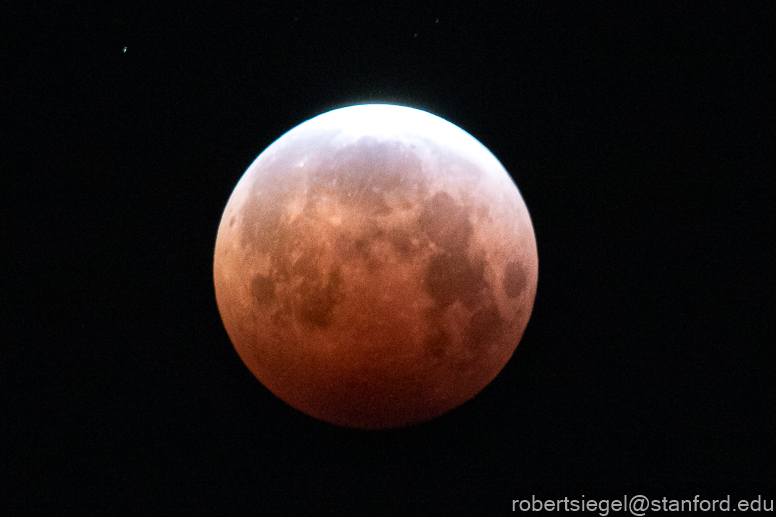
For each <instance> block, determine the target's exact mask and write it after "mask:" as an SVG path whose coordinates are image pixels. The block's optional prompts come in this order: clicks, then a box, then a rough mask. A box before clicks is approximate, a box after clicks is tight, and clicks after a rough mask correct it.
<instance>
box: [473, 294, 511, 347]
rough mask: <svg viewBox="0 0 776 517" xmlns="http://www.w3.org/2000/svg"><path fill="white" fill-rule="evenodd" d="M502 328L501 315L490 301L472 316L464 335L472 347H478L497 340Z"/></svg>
mask: <svg viewBox="0 0 776 517" xmlns="http://www.w3.org/2000/svg"><path fill="white" fill-rule="evenodd" d="M503 326H504V320H503V318H502V317H501V313H500V312H499V310H498V307H497V306H496V304H495V303H493V301H492V300H491V303H489V304H488V305H486V306H485V307H483V308H481V309H479V310H478V311H476V312H475V313H474V314H472V317H471V319H470V320H469V326H468V328H467V332H466V335H467V337H468V338H469V342H470V343H471V344H472V345H473V346H474V347H479V346H481V345H483V344H485V343H489V342H491V341H493V340H494V339H496V338H498V336H500V335H501V328H502V327H503Z"/></svg>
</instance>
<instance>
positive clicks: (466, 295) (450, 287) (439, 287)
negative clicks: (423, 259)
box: [425, 253, 487, 309]
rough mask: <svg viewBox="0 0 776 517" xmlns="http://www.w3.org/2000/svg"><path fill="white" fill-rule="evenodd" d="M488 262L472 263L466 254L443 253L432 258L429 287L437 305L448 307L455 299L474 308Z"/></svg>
mask: <svg viewBox="0 0 776 517" xmlns="http://www.w3.org/2000/svg"><path fill="white" fill-rule="evenodd" d="M483 273H484V265H483V264H474V265H473V264H472V263H471V262H470V261H469V260H468V259H467V258H466V255H465V253H441V254H439V255H434V256H432V257H431V259H430V260H429V263H428V269H427V270H426V278H425V281H426V289H427V291H428V294H429V295H430V296H431V298H433V299H434V301H436V303H437V305H438V306H439V307H440V308H442V309H444V308H445V307H447V306H448V305H450V304H451V303H453V302H454V301H455V300H460V301H461V303H462V304H463V305H464V306H465V307H467V308H471V307H472V306H474V305H475V304H476V303H477V300H478V298H479V296H480V292H481V291H482V289H484V288H486V287H487V284H486V283H485V279H484V277H483Z"/></svg>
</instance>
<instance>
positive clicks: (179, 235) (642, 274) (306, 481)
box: [0, 2, 776, 515]
mask: <svg viewBox="0 0 776 517" xmlns="http://www.w3.org/2000/svg"><path fill="white" fill-rule="evenodd" d="M255 4H256V5H254V6H253V7H250V8H247V9H246V8H237V7H234V8H226V7H225V6H223V5H222V4H220V3H217V2H187V3H183V2H180V3H178V5H175V4H174V3H159V5H157V6H155V7H148V6H145V7H142V6H140V5H136V4H134V3H130V2H107V3H105V4H104V5H100V6H95V7H87V6H83V5H77V3H75V4H72V5H64V4H62V3H55V2H33V3H31V4H30V5H31V6H29V7H26V8H25V9H26V11H25V12H24V13H18V14H17V15H14V17H11V18H10V19H8V20H5V24H7V25H8V27H9V29H8V30H6V31H4V32H5V34H4V35H3V36H2V41H3V46H4V48H7V49H9V51H7V52H6V53H5V59H7V62H8V63H9V66H8V68H7V70H8V71H9V72H8V73H7V74H6V75H7V77H6V79H10V81H9V82H10V87H9V89H8V90H6V92H7V93H6V95H5V99H4V100H5V102H4V103H3V104H4V108H3V110H4V112H5V113H6V114H7V115H10V117H9V120H11V122H10V123H6V124H4V130H3V148H4V150H3V153H2V157H1V158H0V159H1V160H2V161H1V162H0V164H1V165H2V170H3V171H7V175H6V176H5V188H4V192H5V193H7V194H8V200H7V201H6V202H4V207H5V210H6V212H5V217H4V221H5V224H4V226H5V227H7V228H8V229H9V234H8V237H7V238H4V239H3V240H4V241H5V242H6V243H7V244H6V246H5V250H4V252H3V255H4V256H7V257H9V258H10V264H11V267H10V268H7V269H6V270H5V275H4V276H5V277H6V278H5V282H6V288H5V289H4V290H5V292H6V293H8V296H7V300H10V301H11V304H10V305H11V312H10V313H9V317H8V318H7V319H6V318H4V319H6V322H7V323H6V325H4V327H5V329H4V334H5V335H6V336H7V337H6V338H3V341H4V343H5V344H4V348H5V349H6V353H5V354H3V355H4V356H7V357H8V358H9V359H8V360H3V363H5V364H4V365H3V366H4V368H3V369H4V370H5V369H7V370H8V374H7V375H5V374H4V383H3V384H7V387H6V388H5V389H4V390H3V391H4V392H5V394H6V396H7V403H4V407H3V415H4V416H3V418H2V420H4V421H5V425H6V426H8V428H9V430H10V440H9V441H7V442H6V444H7V445H6V446H4V448H7V450H8V451H9V452H10V453H11V454H10V456H11V461H10V463H8V465H9V467H8V468H7V469H6V470H7V471H9V472H11V473H12V477H13V483H14V484H13V485H12V489H13V490H12V491H13V496H12V497H11V498H9V499H7V501H6V502H7V503H9V504H10V505H11V508H12V510H13V511H12V512H11V513H8V515H22V514H26V513H28V512H34V511H36V510H39V511H40V510H42V509H44V508H48V507H49V505H52V504H53V505H54V506H55V508H59V509H60V511H61V512H62V513H72V511H75V510H79V513H82V512H85V513H91V512H92V511H94V512H95V513H98V510H99V513H101V514H104V515H109V514H118V513H124V512H126V511H129V512H131V513H133V514H140V513H145V512H151V513H153V514H157V513H158V514H172V515H177V514H186V515H192V514H205V515H228V514H234V513H238V512H244V511H247V512H250V513H252V514H255V515H302V514H304V515H308V514H311V515H316V514H334V515H336V514H340V515H346V514H348V515H498V514H500V513H501V512H504V513H507V512H509V511H510V510H511V500H512V499H518V498H519V499H522V498H530V497H531V495H532V494H535V495H536V496H537V497H541V498H563V497H564V496H568V497H570V498H572V497H581V496H582V495H585V496H586V497H587V498H593V497H599V498H614V497H622V496H623V495H625V494H628V495H636V494H644V495H647V496H649V497H655V498H662V497H664V496H665V497H668V498H669V499H670V498H679V497H683V496H687V495H691V496H692V495H694V494H700V495H701V496H702V497H705V498H709V499H713V498H722V497H725V496H726V495H727V494H732V495H733V500H734V501H735V499H736V498H737V497H745V498H749V499H753V498H755V497H757V496H758V495H762V497H763V498H766V497H767V498H769V499H773V498H776V492H774V488H773V487H774V486H776V475H774V465H776V463H775V462H774V460H776V457H774V454H773V451H774V446H773V445H774V431H776V426H775V425H774V424H775V423H776V420H775V419H774V416H773V411H774V407H776V406H774V404H775V403H776V385H775V383H774V368H775V367H776V353H774V324H773V320H774V317H773V316H774V315H773V312H774V311H773V307H774V305H773V302H772V301H771V299H772V293H773V261H772V256H773V255H772V250H773V245H772V240H771V237H770V235H771V234H772V233H773V230H774V217H773V216H774V213H773V208H772V205H773V202H772V196H771V192H770V191H769V190H768V188H767V184H768V176H769V175H770V174H771V173H772V170H773V163H774V161H773V158H774V152H773V148H774V142H776V134H775V133H776V131H774V122H773V120H774V119H773V103H772V102H769V101H768V94H769V93H770V90H772V86H771V85H770V84H769V82H768V81H767V80H766V78H767V77H768V76H770V75H771V74H770V73H769V69H773V63H774V62H776V61H774V55H773V52H772V50H771V49H770V47H769V46H768V44H767V43H766V42H767V41H768V40H769V38H768V32H769V31H770V27H771V26H772V23H771V21H772V19H773V14H774V12H773V11H774V9H773V7H767V8H765V7H764V8H759V7H753V6H752V4H747V5H748V7H746V8H744V7H742V6H741V5H739V4H734V3H730V4H729V5H728V6H727V7H720V6H716V7H714V8H713V9H712V8H709V7H706V8H703V7H699V6H696V5H695V4H692V5H691V4H690V3H687V5H684V4H681V5H676V4H674V5H673V6H672V7H671V9H670V10H663V9H658V8H656V7H655V5H654V4H652V5H649V4H648V3H640V4H639V5H630V6H628V7H624V6H622V5H620V6H617V7H611V6H609V7H606V8H605V7H604V6H603V5H601V4H592V3H591V4H589V5H581V4H579V5H576V6H575V7H568V6H563V7H561V6H551V5H548V4H547V3H546V2H503V3H496V2H493V3H487V4H488V5H487V6H483V5H480V4H481V3H480V2H470V3H468V5H466V6H461V5H457V3H443V2H415V3H414V4H415V7H413V8H410V9H407V8H399V7H389V6H386V5H371V3H360V4H359V5H357V6H353V5H351V6H348V7H334V6H330V5H328V3H325V2H276V3H273V2H255ZM764 5H767V4H764ZM125 47H126V51H124V48H125ZM362 102H393V103H398V104H404V105H410V106H413V107H417V108H421V109H425V110H428V111H431V112H432V113H435V114H437V115H439V116H442V117H444V118H446V119H447V120H450V121H451V122H453V123H455V124H457V125H458V126H460V127H462V128H464V129H465V130H467V131H468V132H470V133H471V134H472V135H473V136H475V137H476V138H478V139H479V140H480V141H481V142H482V143H483V144H485V145H486V146H487V147H488V148H489V149H490V150H491V151H492V152H493V153H494V154H495V155H496V156H497V157H498V158H499V159H500V160H501V162H502V163H503V164H504V166H505V167H506V169H507V170H508V171H509V172H510V173H511V174H512V176H513V178H514V179H515V181H516V182H517V184H518V187H519V188H520V190H521V193H522V195H523V197H524V199H525V201H526V204H527V206H528V208H529V211H530V212H531V216H532V219H533V222H534V228H535V232H536V237H537V243H538V249H539V286H538V293H537V298H536V304H535V307H534V312H533V316H532V319H531V321H530V323H529V325H528V328H527V330H526V333H525V336H524V338H523V340H522V342H521V344H520V346H519V347H518V349H517V351H516V353H515V355H514V357H513V359H512V361H511V362H510V363H509V364H508V365H507V366H506V368H505V369H504V371H503V372H502V373H501V375H500V376H499V377H498V378H497V379H496V380H495V381H494V382H493V383H492V384H491V385H489V386H488V387H487V388H486V389H485V390H484V391H483V392H482V393H481V394H479V395H478V396H477V397H475V399H473V400H472V401H470V402H469V403H467V404H465V405H464V406H462V407H461V408H459V409H457V410H455V411H453V412H451V413H449V414H447V415H445V416H443V417H441V418H439V419H438V420H435V421H433V422H430V423H427V424H424V425H420V426H417V427H414V428H410V429H405V430H397V431H391V432H363V431H355V430H347V429H341V428H337V427H333V426H330V425H328V424H325V423H322V422H318V421H315V420H313V419H311V418H309V417H307V416H305V415H302V414H300V413H298V412H296V411H295V410H293V409H291V408H290V407H288V406H286V405H285V404H284V403H283V402H281V401H279V400H278V399H276V398H275V397H274V396H273V395H272V394H270V393H269V392H268V391H267V390H266V389H265V388H264V387H263V386H261V385H260V384H259V383H258V381H256V380H255V378H254V377H253V376H252V375H251V374H250V373H249V372H248V370H247V369H246V368H245V367H244V366H243V364H242V363H241V362H240V359H239V358H238V356H237V354H236V353H235V352H234V349H233V348H232V346H231V343H230V341H229V339H228V336H227V335H226V332H225V330H224V328H223V326H222V324H221V320H220V316H219V314H218V310H217V307H216V303H215V297H214V293H213V284H212V258H213V246H214V243H215V237H216V231H217V228H218V223H219V219H220V216H221V213H222V211H223V208H224V206H225V204H226V202H227V200H228V197H229V195H230V193H231V191H232V189H233V188H234V186H235V184H236V183H237V181H238V179H239V178H240V176H241V175H242V173H243V172H244V170H245V169H246V168H247V167H248V165H250V163H251V162H252V161H253V159H254V158H255V157H256V156H257V155H258V154H259V153H260V152H261V151H262V150H263V149H264V148H265V147H266V146H267V145H269V144H270V143H272V142H273V141H274V140H275V139H276V138H278V137H279V136H280V135H281V134H283V133H284V132H286V131H287V130H289V129H291V128H292V127H294V126H295V125H297V124H299V123H301V122H303V121H304V120H307V119H309V118H311V117H313V116H315V115H317V114H319V113H322V112H324V111H327V110H330V109H333V108H336V107H341V106H346V105H350V104H355V103H362ZM4 233H5V231H4ZM93 509H94V510H93Z"/></svg>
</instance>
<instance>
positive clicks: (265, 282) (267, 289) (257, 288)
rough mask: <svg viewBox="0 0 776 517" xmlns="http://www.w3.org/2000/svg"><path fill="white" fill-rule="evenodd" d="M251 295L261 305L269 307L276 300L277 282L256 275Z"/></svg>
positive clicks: (252, 283)
mask: <svg viewBox="0 0 776 517" xmlns="http://www.w3.org/2000/svg"><path fill="white" fill-rule="evenodd" d="M251 295H252V296H253V298H254V299H255V300H256V301H257V302H259V304H261V305H269V304H270V303H272V302H273V301H274V300H275V282H273V281H272V279H271V278H269V277H266V276H261V275H256V276H255V277H254V278H253V281H252V282H251Z"/></svg>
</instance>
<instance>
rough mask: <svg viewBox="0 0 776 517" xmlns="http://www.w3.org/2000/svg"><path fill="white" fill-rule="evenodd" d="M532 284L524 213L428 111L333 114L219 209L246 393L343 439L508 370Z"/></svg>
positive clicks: (464, 392) (263, 160)
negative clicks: (250, 385) (251, 389)
mask: <svg viewBox="0 0 776 517" xmlns="http://www.w3.org/2000/svg"><path fill="white" fill-rule="evenodd" d="M537 278H538V258H537V251H536V240H535V238H534V232H533V226H532V224H531V219H530V217H529V214H528V210H527V208H526V206H525V203H524V202H523V199H522V197H521V195H520V193H519V191H518V189H517V187H516V185H515V183H514V182H513V181H512V179H511V178H510V176H509V175H508V173H507V172H506V170H504V168H503V166H502V165H501V164H500V163H499V161H498V160H497V159H496V158H495V157H494V156H493V155H492V154H491V153H490V152H489V151H488V150H487V149H486V148H485V147H484V146H483V145H482V144H480V143H479V142H478V141H477V140H475V139H474V138H473V137H472V136H470V135H469V134H468V133H466V132H465V131H463V130H462V129H460V128H458V127H457V126H455V125H453V124H451V123H449V122H447V121H445V120H444V119H441V118H439V117H436V116H434V115H431V114H430V113H427V112H424V111H420V110H416V109H412V108H407V107H400V106H392V105H383V104H367V105H359V106H352V107H347V108H341V109H336V110H333V111H330V112H327V113H324V114H322V115H320V116H318V117H315V118H313V119H311V120H308V121H307V122H305V123H303V124H301V125H299V126H297V127H295V128H294V129H292V130H291V131H289V132H288V133H286V134H284V135H283V136H282V137H281V138H279V139H278V140H277V141H275V142H274V143H273V144H272V145H270V146H269V147H268V148H267V149H266V150H265V151H264V152H263V153H261V155H259V157H258V158H257V159H256V160H255V161H254V162H253V164H252V165H251V166H250V167H249V168H248V170H247V171H246V172H245V174H244V175H243V176H242V178H241V179H240V181H239V182H238V184H237V186H236V187H235V189H234V192H233V193H232V195H231V197H230V198H229V202H228V203H227V205H226V208H225V210H224V214H223V217H222V219H221V224H220V226H219V229H218V237H217V239H216V246H215V259H214V280H215V292H216V300H217V302H218V308H219V311H220V313H221V317H222V319H223V322H224V326H225V328H226V331H227V333H228V334H229V337H230V338H231V340H232V343H233V344H234V347H235V349H236V350H237V353H238V354H239V355H240V357H241V358H242V360H243V362H244V363H245V365H246V366H247V367H248V368H249V369H250V371H251V372H253V374H254V375H255V376H256V378H257V379H258V380H259V381H260V382H261V383H262V384H264V386H266V387H267V388H268V389H269V390H270V391H271V392H272V393H274V394H275V395H276V396H278V397H279V398H281V399H282V400H284V401H285V402H287V403H288V404H289V405H291V406H292V407H294V408H296V409H298V410H300V411H303V412H304V413H307V414H308V415H311V416H313V417H315V418H318V419H321V420H324V421H327V422H330V423H333V424H337V425H341V426H346V427H356V428H369V429H385V428H394V427H402V426H407V425H412V424H416V423H419V422H423V421H427V420H430V419H432V418H435V417H437V416H439V415H441V414H443V413H445V412H447V411H449V410H451V409H453V408H455V407H457V406H459V405H461V404H463V403H464V402H466V401H467V400H469V399H471V398H472V397H473V396H474V395H476V394H477V393H478V392H479V391H481V390H482V389H483V388H484V387H485V386H486V385H487V384H488V383H489V382H491V381H492V380H493V379H494V378H495V377H496V375H498V373H499V372H500V371H501V369H502V368H503V367H504V365H505V364H506V363H507V361H508V360H509V359H510V357H511V356H512V354H513V352H514V350H515V348H516V347H517V344H518V342H519V341H520V339H521V337H522V335H523V331H524V330H525V327H526V325H527V324H528V319H529V317H530V315H531V311H532V308H533V303H534V297H535V295H536V285H537Z"/></svg>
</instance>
